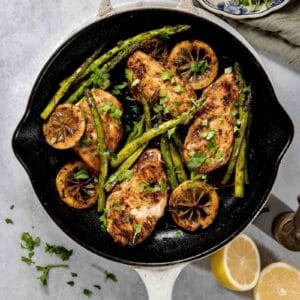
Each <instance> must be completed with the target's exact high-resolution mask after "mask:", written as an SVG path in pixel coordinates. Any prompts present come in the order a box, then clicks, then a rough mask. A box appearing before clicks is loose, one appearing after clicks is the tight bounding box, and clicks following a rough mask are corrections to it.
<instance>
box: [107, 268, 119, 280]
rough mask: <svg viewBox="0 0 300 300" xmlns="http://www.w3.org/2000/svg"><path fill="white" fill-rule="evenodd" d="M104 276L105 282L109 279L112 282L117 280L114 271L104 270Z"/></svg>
mask: <svg viewBox="0 0 300 300" xmlns="http://www.w3.org/2000/svg"><path fill="white" fill-rule="evenodd" d="M104 276H105V279H104V281H105V282H106V281H108V280H111V281H113V282H117V281H118V279H117V276H116V275H115V274H114V273H110V272H108V271H107V270H105V271H104Z"/></svg>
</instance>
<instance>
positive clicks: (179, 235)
mask: <svg viewBox="0 0 300 300" xmlns="http://www.w3.org/2000/svg"><path fill="white" fill-rule="evenodd" d="M182 236H183V233H182V232H181V231H176V233H175V238H177V239H178V238H181V237H182Z"/></svg>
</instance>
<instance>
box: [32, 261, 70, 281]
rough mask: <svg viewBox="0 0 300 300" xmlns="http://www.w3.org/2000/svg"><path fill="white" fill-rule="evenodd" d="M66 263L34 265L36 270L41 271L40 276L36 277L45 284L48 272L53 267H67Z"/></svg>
mask: <svg viewBox="0 0 300 300" xmlns="http://www.w3.org/2000/svg"><path fill="white" fill-rule="evenodd" d="M68 267H69V266H68V265H45V266H36V269H37V271H39V272H41V276H40V277H38V279H39V280H40V281H41V283H42V284H43V285H47V282H48V278H49V272H50V270H51V269H53V268H68Z"/></svg>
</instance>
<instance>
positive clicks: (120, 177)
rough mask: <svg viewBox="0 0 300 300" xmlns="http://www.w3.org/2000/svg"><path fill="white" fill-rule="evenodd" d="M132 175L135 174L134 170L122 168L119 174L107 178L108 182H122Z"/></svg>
mask: <svg viewBox="0 0 300 300" xmlns="http://www.w3.org/2000/svg"><path fill="white" fill-rule="evenodd" d="M132 176H133V171H132V170H122V171H121V172H119V173H118V174H117V175H112V176H110V177H109V179H108V180H107V183H112V182H122V181H124V180H128V179H131V178H132Z"/></svg>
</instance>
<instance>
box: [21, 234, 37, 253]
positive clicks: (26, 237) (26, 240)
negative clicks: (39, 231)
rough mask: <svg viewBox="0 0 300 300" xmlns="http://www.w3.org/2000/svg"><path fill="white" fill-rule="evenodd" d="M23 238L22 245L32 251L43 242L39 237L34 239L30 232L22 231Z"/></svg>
mask: <svg viewBox="0 0 300 300" xmlns="http://www.w3.org/2000/svg"><path fill="white" fill-rule="evenodd" d="M21 240H22V241H23V243H22V244H21V247H22V248H23V249H28V250H30V251H32V250H34V248H35V247H37V246H39V245H40V242H41V240H40V238H39V237H36V238H35V239H34V238H33V237H32V236H31V235H30V234H29V233H28V232H23V233H22V235H21Z"/></svg>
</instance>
